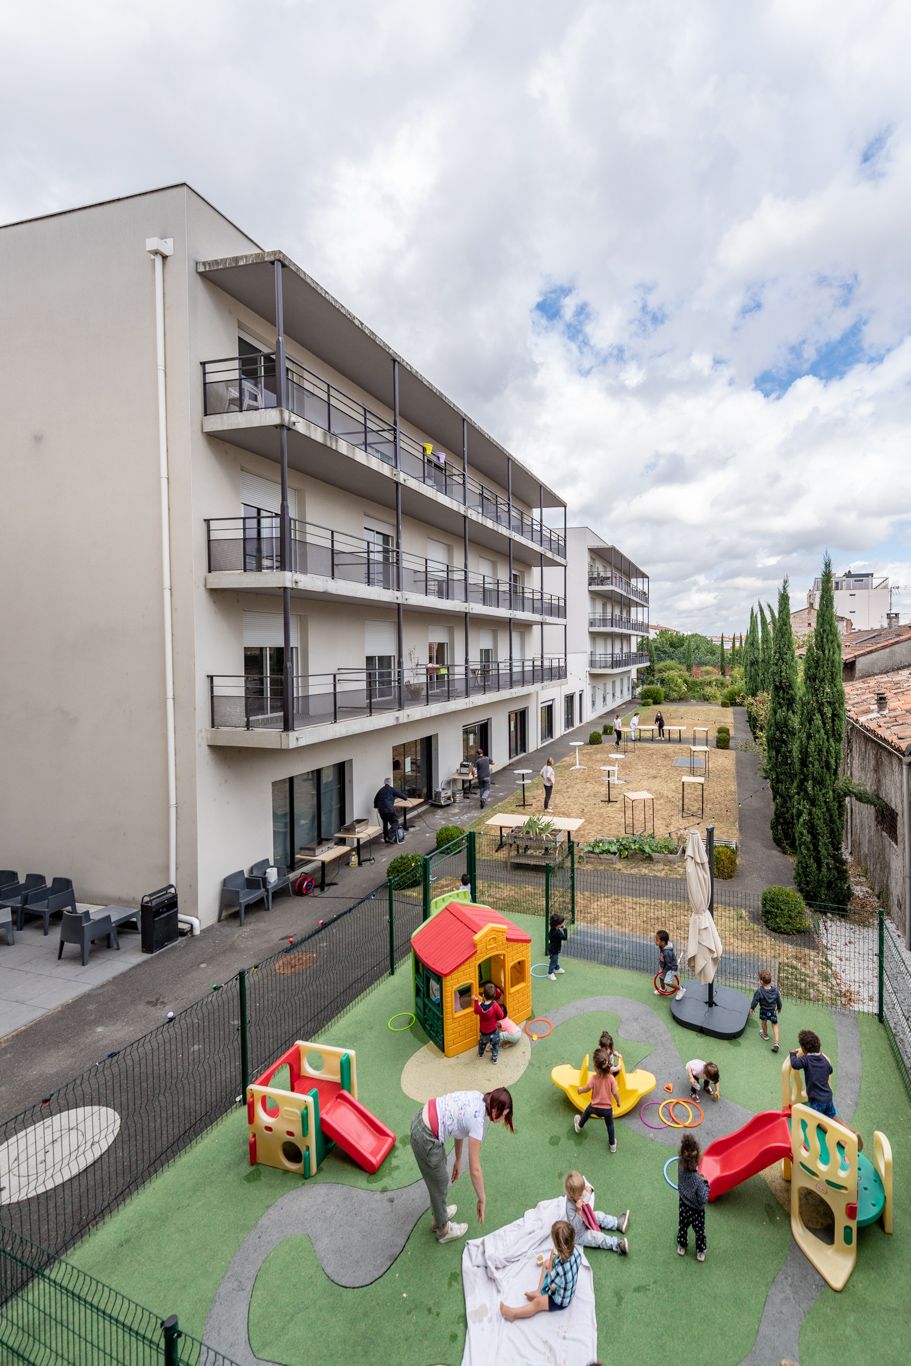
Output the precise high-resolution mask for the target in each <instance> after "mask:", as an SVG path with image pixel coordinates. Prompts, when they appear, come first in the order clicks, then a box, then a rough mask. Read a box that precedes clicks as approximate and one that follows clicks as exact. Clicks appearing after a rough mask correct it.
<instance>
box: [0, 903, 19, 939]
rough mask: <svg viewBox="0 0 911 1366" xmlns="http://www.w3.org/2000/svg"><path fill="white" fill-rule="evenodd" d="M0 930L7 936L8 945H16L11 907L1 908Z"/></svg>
mask: <svg viewBox="0 0 911 1366" xmlns="http://www.w3.org/2000/svg"><path fill="white" fill-rule="evenodd" d="M0 930H2V931H3V933H4V934H5V935H6V942H7V943H8V944H15V942H16V936H15V934H14V933H13V913H12V911H11V910H10V908H9V906H0Z"/></svg>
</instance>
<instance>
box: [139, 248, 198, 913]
mask: <svg viewBox="0 0 911 1366" xmlns="http://www.w3.org/2000/svg"><path fill="white" fill-rule="evenodd" d="M146 251H147V252H148V253H149V255H150V256H151V258H152V262H153V264H154V267H155V368H156V371H157V376H158V480H159V490H160V494H161V597H162V613H163V617H164V685H165V686H164V701H165V734H166V739H165V744H166V749H167V768H168V882H170V883H173V884H174V886H176V885H177V739H176V733H175V726H174V613H173V603H172V594H171V505H170V483H169V474H168V402H167V399H168V387H167V367H166V364H165V345H164V263H165V260H166V258H167V257H168V256H173V254H174V239H173V237H148V238H146ZM178 919H180V920H182V921H183V922H184V924H187V925H189V926H190V928H191V929H192V931H193V933H194V934H199V921H198V920H197V918H196V917H195V916H192V915H181V916H179V917H178Z"/></svg>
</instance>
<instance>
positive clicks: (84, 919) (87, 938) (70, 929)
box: [57, 911, 120, 967]
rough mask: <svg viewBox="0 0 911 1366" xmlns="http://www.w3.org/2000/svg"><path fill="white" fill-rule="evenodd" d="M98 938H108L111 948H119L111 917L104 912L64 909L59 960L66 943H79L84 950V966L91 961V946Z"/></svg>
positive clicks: (61, 922)
mask: <svg viewBox="0 0 911 1366" xmlns="http://www.w3.org/2000/svg"><path fill="white" fill-rule="evenodd" d="M96 939H106V940H107V941H108V948H109V949H119V948H120V940H119V939H118V938H117V931H116V929H115V928H114V924H113V921H112V920H111V917H110V916H109V915H108V914H107V913H106V912H102V914H100V915H97V914H96V915H94V916H93V915H92V912H91V911H64V912H63V919H62V920H61V921H60V947H59V948H58V950H57V960H58V962H59V960H60V959H61V958H62V957H63V946H64V944H78V945H79V947H80V949H81V950H82V966H83V967H86V965H87V964H88V961H89V947H90V945H91V944H93V943H94V941H95V940H96Z"/></svg>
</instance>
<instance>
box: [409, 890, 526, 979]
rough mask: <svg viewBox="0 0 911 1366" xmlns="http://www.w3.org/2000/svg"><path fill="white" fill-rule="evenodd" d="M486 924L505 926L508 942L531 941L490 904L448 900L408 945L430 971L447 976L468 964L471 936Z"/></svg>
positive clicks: (473, 950) (472, 940)
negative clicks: (476, 904)
mask: <svg viewBox="0 0 911 1366" xmlns="http://www.w3.org/2000/svg"><path fill="white" fill-rule="evenodd" d="M485 925H505V926H506V939H507V942H508V943H510V944H530V943H531V935H530V934H526V933H525V931H524V930H520V929H519V927H518V925H514V924H513V922H512V921H511V920H507V919H506V916H505V915H500V913H499V911H493V910H491V908H490V907H489V906H475V905H473V904H472V903H470V902H466V901H450V903H449V905H448V906H444V907H443V909H442V910H441V911H437V913H436V915H435V916H434V917H433V919H432V920H428V921H427V923H426V924H424V925H422V926H421V928H420V929H419V930H415V932H414V934H413V935H412V936H411V947H412V948H413V949H414V951H415V953H416V954H417V956H418V957H419V958H420V960H421V962H422V963H426V965H427V967H428V968H430V971H431V972H436V973H438V974H439V976H440V977H446V976H447V975H448V974H449V973H450V972H455V970H456V968H460V967H461V966H462V964H463V963H467V961H468V959H469V958H471V957H472V955H473V954H474V952H475V947H476V946H475V942H474V937H475V935H476V934H477V933H478V931H479V930H483V928H484V926H485Z"/></svg>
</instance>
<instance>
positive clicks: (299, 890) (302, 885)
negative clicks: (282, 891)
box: [291, 873, 316, 896]
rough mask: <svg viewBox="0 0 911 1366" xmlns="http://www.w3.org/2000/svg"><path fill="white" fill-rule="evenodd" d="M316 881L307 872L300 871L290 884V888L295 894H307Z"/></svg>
mask: <svg viewBox="0 0 911 1366" xmlns="http://www.w3.org/2000/svg"><path fill="white" fill-rule="evenodd" d="M315 886H316V883H315V882H314V881H313V878H312V877H311V876H310V875H309V873H300V874H298V876H297V877H296V878H295V879H294V881H293V882H292V884H291V890H292V892H293V893H294V895H295V896H309V895H310V893H311V892H312V891H313V889H314V887H315Z"/></svg>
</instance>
